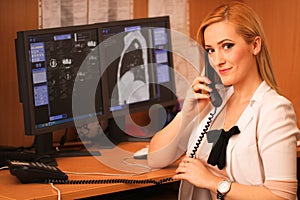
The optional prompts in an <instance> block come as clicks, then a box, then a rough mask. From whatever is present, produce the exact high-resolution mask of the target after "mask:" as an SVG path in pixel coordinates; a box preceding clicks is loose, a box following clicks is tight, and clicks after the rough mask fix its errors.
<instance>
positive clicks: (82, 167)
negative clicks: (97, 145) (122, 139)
mask: <svg viewBox="0 0 300 200" xmlns="http://www.w3.org/2000/svg"><path fill="white" fill-rule="evenodd" d="M118 146H119V147H120V149H122V150H126V152H127V151H128V152H129V153H128V155H129V154H130V152H135V151H136V150H138V149H140V148H142V147H144V146H145V143H140V142H135V143H131V144H130V145H128V144H126V143H122V144H120V145H118ZM118 153H119V152H118ZM101 154H102V156H99V157H102V158H103V159H104V164H103V162H100V161H99V160H98V159H97V158H96V157H90V156H87V157H67V158H57V162H58V167H59V168H60V169H61V170H62V171H69V172H70V171H71V172H102V173H103V172H104V173H114V174H115V173H122V174H124V173H133V172H131V171H133V170H134V169H135V170H134V171H135V172H143V171H146V169H144V168H141V167H137V166H128V165H125V164H124V163H122V161H123V160H124V158H125V157H124V155H125V154H126V153H125V154H124V155H121V156H118V155H113V154H114V153H113V154H112V152H111V151H110V150H105V149H103V150H101ZM121 154H122V153H121ZM122 156H123V157H122ZM99 157H98V158H99ZM105 157H110V160H113V162H115V163H117V164H116V165H115V166H117V165H118V164H120V163H122V164H120V165H119V166H117V167H116V168H115V167H113V168H111V167H108V166H106V165H105V163H106V161H105ZM112 158H113V159H112ZM127 161H128V162H130V163H138V164H146V160H134V159H129V160H127ZM176 166H177V165H176V164H174V165H171V166H170V167H168V168H165V169H160V170H155V171H151V172H148V173H145V174H142V175H138V176H134V177H133V176H121V177H120V176H113V177H114V178H130V179H155V180H160V179H162V178H167V177H171V176H173V175H174V174H175V169H176ZM118 167H123V168H126V170H127V172H122V171H119V170H118ZM130 168H132V169H130ZM68 176H69V179H76V180H78V179H105V178H112V176H103V175H76V174H68ZM0 185H1V187H0V199H22V200H23V199H57V192H56V191H55V190H54V189H53V188H52V187H51V186H50V185H49V184H22V183H20V182H19V181H18V179H17V178H16V177H14V176H12V175H11V174H10V173H9V171H8V170H2V171H0ZM150 185H151V184H90V185H89V184H83V185H59V184H56V185H55V186H56V187H57V188H58V189H59V190H60V192H61V197H62V198H63V199H75V198H76V199H78V198H85V197H91V196H97V195H102V194H108V193H113V192H119V191H125V190H130V189H136V188H141V187H146V186H150ZM4 186H5V187H4Z"/></svg>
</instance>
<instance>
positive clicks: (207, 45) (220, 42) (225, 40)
mask: <svg viewBox="0 0 300 200" xmlns="http://www.w3.org/2000/svg"><path fill="white" fill-rule="evenodd" d="M228 41H229V42H233V41H232V40H230V39H223V40H220V41H219V42H217V44H218V45H219V44H222V43H224V42H228ZM204 47H205V48H209V47H212V46H211V45H209V44H206V45H204Z"/></svg>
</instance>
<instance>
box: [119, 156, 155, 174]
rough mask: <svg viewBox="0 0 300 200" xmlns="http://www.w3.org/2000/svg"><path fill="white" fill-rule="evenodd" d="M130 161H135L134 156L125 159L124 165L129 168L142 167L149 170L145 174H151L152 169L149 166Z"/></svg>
mask: <svg viewBox="0 0 300 200" xmlns="http://www.w3.org/2000/svg"><path fill="white" fill-rule="evenodd" d="M129 159H134V158H133V156H130V157H127V158H124V159H123V160H122V162H123V163H124V164H126V165H129V166H135V167H141V168H146V169H148V171H146V172H145V173H147V172H151V171H152V168H151V167H149V166H147V165H143V164H138V163H130V162H128V161H127V160H129Z"/></svg>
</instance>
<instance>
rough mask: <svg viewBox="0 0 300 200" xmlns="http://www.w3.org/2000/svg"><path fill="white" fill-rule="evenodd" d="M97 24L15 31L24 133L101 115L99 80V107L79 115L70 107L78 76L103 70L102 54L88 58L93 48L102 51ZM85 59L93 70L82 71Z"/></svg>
mask: <svg viewBox="0 0 300 200" xmlns="http://www.w3.org/2000/svg"><path fill="white" fill-rule="evenodd" d="M98 29H99V27H98V26H97V25H83V26H73V27H62V28H52V29H41V30H31V31H20V32H18V33H17V39H16V41H15V44H16V58H17V69H18V81H19V93H20V101H21V102H22V104H23V113H24V122H25V123H24V126H25V134H27V135H44V134H49V133H50V134H52V132H53V131H56V130H59V129H65V128H69V127H74V120H84V119H87V118H89V117H91V115H97V116H99V117H100V118H101V116H103V114H104V105H103V98H102V89H101V84H102V83H101V81H99V82H98V83H99V85H98V87H97V92H96V94H95V99H94V100H95V110H96V112H93V113H89V111H83V112H81V113H80V115H76V117H74V116H73V112H72V98H73V86H74V84H75V81H82V82H88V81H92V79H98V78H99V76H100V61H99V56H98V57H97V56H93V57H91V58H89V55H90V53H91V52H92V51H93V52H94V51H98V50H97V48H96V47H97V45H98V44H99V42H100V41H99V31H98ZM94 53H95V52H94ZM87 59H88V62H89V66H90V68H89V69H90V70H91V72H92V73H87V74H84V73H81V74H79V75H78V73H77V72H78V71H79V68H80V67H81V64H82V63H83V61H85V60H87ZM91 74H92V75H91ZM76 76H77V78H76ZM78 76H80V78H78ZM77 84H79V85H80V83H77ZM49 137H50V136H49ZM51 141H52V140H51ZM36 145H39V144H36ZM51 145H52V144H51Z"/></svg>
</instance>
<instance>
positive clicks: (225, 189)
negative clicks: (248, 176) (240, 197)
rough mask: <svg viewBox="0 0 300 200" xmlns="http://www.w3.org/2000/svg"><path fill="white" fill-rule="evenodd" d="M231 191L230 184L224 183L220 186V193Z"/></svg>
mask: <svg viewBox="0 0 300 200" xmlns="http://www.w3.org/2000/svg"><path fill="white" fill-rule="evenodd" d="M229 189H230V182H228V181H222V182H220V184H219V187H218V191H219V192H220V193H222V194H224V193H227V192H228V191H229Z"/></svg>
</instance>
